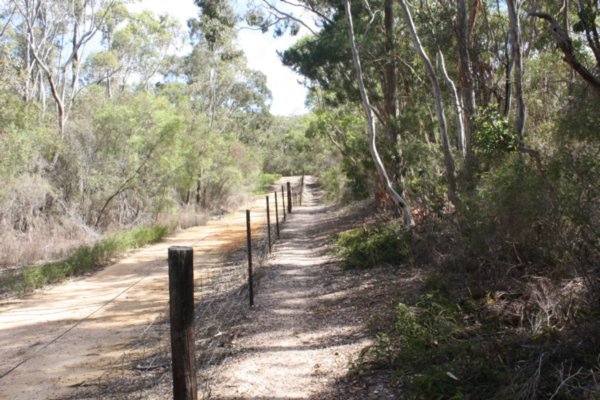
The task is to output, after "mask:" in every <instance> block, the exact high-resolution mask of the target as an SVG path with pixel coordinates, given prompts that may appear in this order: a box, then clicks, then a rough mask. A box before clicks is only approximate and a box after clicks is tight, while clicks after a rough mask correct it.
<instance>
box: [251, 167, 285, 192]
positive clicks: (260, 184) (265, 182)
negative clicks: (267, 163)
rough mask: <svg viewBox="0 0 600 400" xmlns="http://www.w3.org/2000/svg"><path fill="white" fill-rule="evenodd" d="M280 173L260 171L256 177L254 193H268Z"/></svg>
mask: <svg viewBox="0 0 600 400" xmlns="http://www.w3.org/2000/svg"><path fill="white" fill-rule="evenodd" d="M279 178H281V174H265V173H262V172H260V173H259V174H258V176H257V178H256V183H255V187H254V194H264V193H270V192H271V190H272V189H273V185H274V184H275V182H276V181H277V180H278V179H279Z"/></svg>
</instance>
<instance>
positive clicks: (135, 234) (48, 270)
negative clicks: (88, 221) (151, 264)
mask: <svg viewBox="0 0 600 400" xmlns="http://www.w3.org/2000/svg"><path fill="white" fill-rule="evenodd" d="M169 230H170V229H169V228H168V227H166V226H150V227H142V226H140V227H136V228H133V229H131V230H129V231H126V232H120V233H116V234H113V235H110V236H108V237H106V238H104V239H102V240H100V241H98V242H96V243H94V244H91V245H85V246H81V247H80V248H78V249H77V250H76V251H75V252H74V253H73V254H72V255H70V256H69V257H67V259H65V260H63V261H58V262H52V263H48V264H42V265H39V266H33V267H27V268H24V269H23V270H20V271H18V272H17V273H15V274H14V275H12V276H9V277H7V278H5V279H4V280H3V281H2V282H0V287H3V288H7V289H8V290H10V291H13V292H16V293H20V294H24V293H26V292H29V291H31V290H33V289H36V288H39V287H42V286H44V285H46V284H49V283H57V282H61V281H63V280H64V279H66V278H68V277H70V276H79V275H83V274H86V273H89V272H93V271H95V270H97V269H98V268H100V267H102V266H103V265H105V264H106V263H107V262H109V261H110V260H111V259H112V258H114V257H118V256H119V255H121V254H122V253H124V252H125V251H127V250H130V249H134V248H137V247H141V246H144V245H146V244H149V243H153V242H156V241H159V240H160V239H162V238H163V237H164V236H165V235H166V234H167V233H168V232H169Z"/></svg>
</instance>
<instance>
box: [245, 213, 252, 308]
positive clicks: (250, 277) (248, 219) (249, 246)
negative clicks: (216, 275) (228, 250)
mask: <svg viewBox="0 0 600 400" xmlns="http://www.w3.org/2000/svg"><path fill="white" fill-rule="evenodd" d="M246 239H247V242H248V243H247V244H248V299H249V302H250V307H252V306H253V305H254V287H253V284H252V230H251V229H250V210H246Z"/></svg>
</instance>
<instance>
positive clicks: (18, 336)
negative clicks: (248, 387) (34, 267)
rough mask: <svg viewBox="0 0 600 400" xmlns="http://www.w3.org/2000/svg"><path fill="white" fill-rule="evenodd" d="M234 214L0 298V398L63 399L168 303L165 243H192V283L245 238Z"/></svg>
mask: <svg viewBox="0 0 600 400" xmlns="http://www.w3.org/2000/svg"><path fill="white" fill-rule="evenodd" d="M251 210H252V216H253V221H252V223H253V226H252V227H253V235H255V236H260V234H262V233H263V232H262V228H263V226H264V224H265V222H266V221H265V220H266V216H265V211H264V197H261V198H258V199H256V200H255V201H254V202H253V204H252V207H251ZM245 235H246V221H245V213H244V212H243V211H238V212H236V213H233V214H231V215H229V216H227V217H225V218H222V219H219V220H216V221H210V222H209V223H208V224H207V225H205V226H199V227H194V228H191V229H187V230H185V231H182V232H179V233H176V234H174V235H171V236H169V237H168V238H166V239H165V240H164V241H163V242H161V243H158V244H155V245H151V246H147V247H145V248H142V249H140V250H137V251H135V252H133V253H131V254H130V255H129V256H127V257H125V258H124V259H122V260H120V261H119V262H118V263H116V264H114V265H111V266H109V267H106V268H104V269H103V270H102V271H100V272H98V273H96V274H94V275H92V276H89V277H85V278H78V279H73V280H70V281H67V282H65V283H63V284H60V285H55V286H52V287H48V288H46V289H43V290H40V291H37V292H35V293H34V294H32V295H30V296H27V297H26V298H24V299H8V300H6V301H3V302H1V303H0V354H1V358H0V398H1V399H5V398H7V399H8V398H10V399H11V400H19V399H32V398H36V399H48V398H57V397H63V396H68V395H69V394H70V393H71V392H72V391H73V388H74V387H76V386H79V385H81V384H82V383H84V382H87V381H91V380H94V379H96V378H97V377H98V376H100V375H101V374H102V373H103V369H104V368H106V367H108V366H110V365H111V363H114V362H115V361H116V360H117V359H118V358H119V357H120V356H121V355H122V354H123V352H124V351H125V350H126V347H127V345H128V344H129V343H130V342H132V341H134V340H135V339H136V338H137V337H139V334H140V332H142V331H143V330H144V328H145V327H146V326H148V324H149V323H152V322H153V321H154V320H155V319H156V318H157V317H158V316H160V315H162V314H163V313H164V312H165V310H166V309H167V307H168V271H167V263H166V254H167V248H168V247H169V246H172V245H185V246H192V247H193V248H194V270H195V280H197V281H199V280H201V279H204V280H205V281H206V279H210V277H209V276H203V271H208V270H210V267H211V266H213V265H215V264H216V263H219V261H221V260H222V259H223V257H224V256H225V255H227V254H228V253H229V252H231V251H233V250H235V249H238V248H240V247H241V246H243V245H244V243H245V239H246V237H245Z"/></svg>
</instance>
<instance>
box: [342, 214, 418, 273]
mask: <svg viewBox="0 0 600 400" xmlns="http://www.w3.org/2000/svg"><path fill="white" fill-rule="evenodd" d="M410 235H411V234H410V231H408V230H405V229H403V228H401V227H399V226H398V225H397V224H393V223H390V224H384V225H376V226H363V227H360V228H358V229H354V230H351V231H348V232H342V233H340V234H338V235H337V236H336V238H335V246H336V250H337V253H338V254H339V255H340V257H341V258H342V268H344V269H361V268H372V267H374V266H377V265H380V264H384V263H385V264H394V265H395V264H401V263H403V262H405V261H406V259H407V257H408V255H409V254H410V247H409V246H410Z"/></svg>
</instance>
